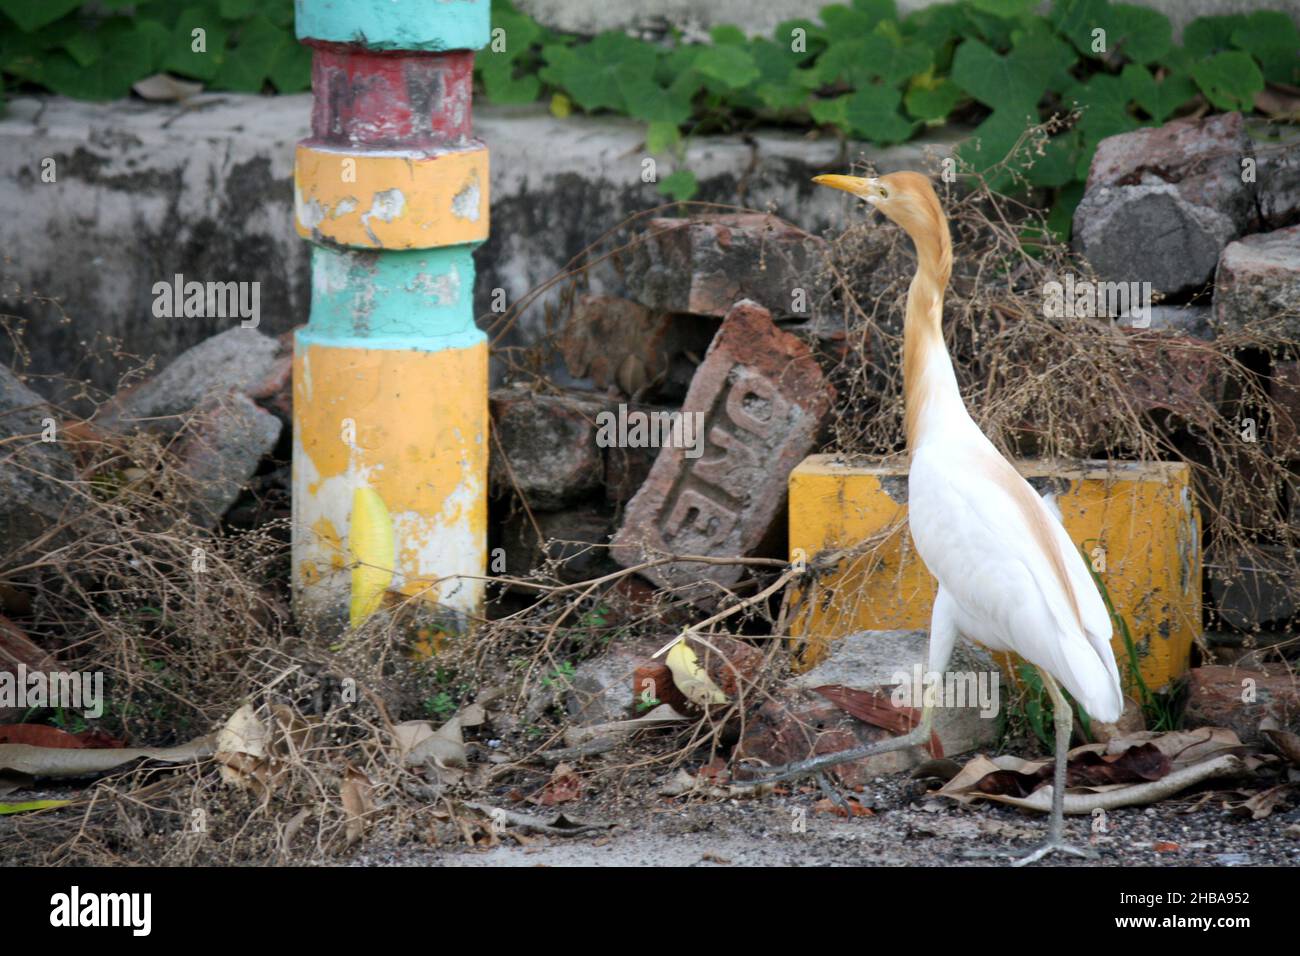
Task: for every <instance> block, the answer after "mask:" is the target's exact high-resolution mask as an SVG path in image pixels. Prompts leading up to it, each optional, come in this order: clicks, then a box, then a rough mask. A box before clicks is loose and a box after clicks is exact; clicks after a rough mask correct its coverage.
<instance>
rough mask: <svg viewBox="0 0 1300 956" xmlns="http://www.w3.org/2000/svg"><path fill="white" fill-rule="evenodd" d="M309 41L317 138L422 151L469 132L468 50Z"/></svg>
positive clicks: (471, 77)
mask: <svg viewBox="0 0 1300 956" xmlns="http://www.w3.org/2000/svg"><path fill="white" fill-rule="evenodd" d="M310 45H311V46H312V48H313V51H312V70H311V85H312V92H313V94H315V99H314V101H313V105H312V113H311V126H312V139H313V141H314V142H316V143H319V144H323V145H329V146H334V147H350V146H357V147H370V148H380V149H384V148H396V149H420V148H424V147H434V146H454V145H457V144H460V143H462V142H464V141H466V140H468V139H469V138H470V136H471V135H472V131H471V128H470V120H471V103H472V98H473V80H474V53H473V51H471V50H449V51H447V52H443V53H414V52H410V51H404V50H399V51H389V52H376V51H372V50H366V49H363V48H360V47H353V46H343V45H340V44H334V43H312V44H310Z"/></svg>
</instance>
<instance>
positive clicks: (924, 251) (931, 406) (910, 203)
mask: <svg viewBox="0 0 1300 956" xmlns="http://www.w3.org/2000/svg"><path fill="white" fill-rule="evenodd" d="M880 182H881V183H882V184H884V185H885V186H886V188H887V189H888V190H889V201H888V203H887V204H886V203H881V204H880V205H879V208H880V209H881V211H882V212H884V213H885V215H887V216H888V217H889V218H890V219H892V220H894V222H896V223H898V224H899V225H900V226H902V227H903V229H904V230H906V232H907V234H908V235H909V236H911V238H912V242H913V244H914V245H915V246H916V260H917V262H916V275H915V277H914V278H913V279H912V285H911V288H910V289H909V290H908V293H907V312H906V318H905V321H904V324H903V398H904V407H905V419H904V423H905V426H906V430H907V447H908V449H909V450H915V449H916V448H917V446H918V445H920V444H921V443H922V442H923V441H925V439H926V436H927V435H933V434H934V433H935V432H936V429H935V428H934V427H933V426H934V425H935V424H936V423H937V422H938V421H939V420H949V421H950V420H952V419H953V418H956V419H963V418H964V419H966V420H967V421H969V420H970V418H969V416H968V415H967V414H966V409H965V406H964V405H963V404H962V401H961V394H960V392H959V390H958V388H957V378H956V376H955V375H954V374H953V370H952V360H951V359H950V358H949V357H948V349H947V346H946V345H945V344H944V340H943V293H944V289H945V288H947V285H948V278H949V276H950V275H951V273H952V240H951V238H950V237H949V235H948V220H947V219H946V218H945V217H944V214H943V210H942V208H940V206H939V197H938V196H936V195H935V193H934V189H933V188H932V187H931V186H930V181H929V180H928V179H927V178H926V177H924V176H922V175H920V174H919V173H893V174H891V175H889V176H883V177H881V179H880Z"/></svg>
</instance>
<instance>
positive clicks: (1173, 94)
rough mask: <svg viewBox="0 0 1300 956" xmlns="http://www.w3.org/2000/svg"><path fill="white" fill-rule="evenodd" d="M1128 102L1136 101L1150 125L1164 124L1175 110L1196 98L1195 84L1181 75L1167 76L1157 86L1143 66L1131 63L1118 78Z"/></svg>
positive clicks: (1171, 74)
mask: <svg viewBox="0 0 1300 956" xmlns="http://www.w3.org/2000/svg"><path fill="white" fill-rule="evenodd" d="M1120 80H1121V81H1122V82H1123V84H1124V89H1125V90H1126V91H1127V94H1128V96H1129V98H1131V99H1132V100H1134V101H1136V103H1137V105H1138V106H1140V107H1141V108H1142V109H1143V110H1144V111H1145V112H1146V114H1147V115H1148V116H1150V117H1151V119H1152V121H1153V122H1156V123H1163V122H1164V121H1165V120H1167V119H1168V118H1169V117H1170V116H1172V115H1173V114H1174V112H1175V111H1176V110H1177V109H1178V107H1180V106H1182V105H1183V104H1184V103H1186V102H1187V101H1188V100H1190V99H1191V98H1192V97H1193V96H1195V95H1196V84H1195V83H1193V82H1192V79H1191V77H1189V76H1186V75H1185V74H1182V73H1170V74H1168V75H1167V76H1165V78H1164V79H1163V80H1160V81H1158V82H1157V80H1156V78H1155V77H1154V76H1153V75H1152V74H1151V71H1150V70H1149V69H1148V68H1147V67H1145V66H1139V65H1138V64H1136V63H1130V64H1128V65H1127V66H1126V67H1124V72H1123V73H1121V74H1120Z"/></svg>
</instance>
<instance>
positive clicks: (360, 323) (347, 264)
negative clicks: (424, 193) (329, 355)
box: [299, 245, 486, 351]
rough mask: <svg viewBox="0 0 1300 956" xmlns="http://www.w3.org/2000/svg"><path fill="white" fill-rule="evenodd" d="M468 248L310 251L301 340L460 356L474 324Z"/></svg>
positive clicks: (475, 331) (478, 334) (473, 335)
mask: <svg viewBox="0 0 1300 956" xmlns="http://www.w3.org/2000/svg"><path fill="white" fill-rule="evenodd" d="M473 252H474V247H473V245H459V246H444V247H442V248H440V249H404V250H384V251H374V252H372V251H365V250H354V249H336V248H332V247H329V246H319V245H313V246H312V252H311V318H310V320H309V321H308V324H307V328H306V329H303V330H302V332H301V333H300V335H299V338H300V340H302V341H304V342H306V341H312V342H319V343H327V344H330V345H352V346H355V347H358V348H376V349H384V348H393V349H421V350H425V351H437V350H439V349H450V348H466V347H468V346H471V345H477V344H478V343H479V342H482V341H483V340H484V339H485V338H486V336H485V335H484V334H483V332H482V331H481V330H480V329H479V328H478V326H476V325H475V324H474V255H473Z"/></svg>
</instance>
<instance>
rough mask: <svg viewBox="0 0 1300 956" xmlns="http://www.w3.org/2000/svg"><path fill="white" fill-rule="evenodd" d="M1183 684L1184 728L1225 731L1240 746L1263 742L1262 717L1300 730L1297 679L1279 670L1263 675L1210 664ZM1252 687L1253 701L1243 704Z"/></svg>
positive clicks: (1299, 680)
mask: <svg viewBox="0 0 1300 956" xmlns="http://www.w3.org/2000/svg"><path fill="white" fill-rule="evenodd" d="M1187 680H1188V687H1187V712H1186V715H1185V718H1184V725H1185V726H1187V727H1191V728H1195V727H1202V726H1207V727H1227V728H1229V729H1230V730H1233V731H1234V732H1236V734H1237V736H1238V737H1239V738H1240V739H1241V741H1242V742H1243V743H1255V744H1258V743H1263V742H1264V738H1263V736H1262V735H1261V734H1260V732H1259V722H1260V721H1261V720H1263V719H1264V718H1265V717H1272V718H1273V719H1274V720H1276V721H1277V722H1278V723H1280V724H1281V725H1282V726H1283V727H1284V728H1287V729H1290V730H1291V731H1293V732H1294V731H1297V730H1300V679H1297V678H1296V677H1295V676H1293V675H1291V674H1288V673H1286V671H1285V669H1284V668H1282V667H1277V668H1276V669H1273V670H1272V673H1265V672H1263V671H1255V670H1246V669H1245V668H1238V667H1227V666H1224V665H1221V664H1212V665H1208V666H1206V667H1195V668H1193V669H1192V670H1191V671H1190V672H1189V673H1188V678H1187ZM1247 682H1251V683H1247ZM1252 686H1253V689H1254V697H1255V700H1254V701H1253V702H1246V701H1243V700H1242V695H1243V693H1245V691H1246V690H1247V689H1248V688H1249V687H1252Z"/></svg>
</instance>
